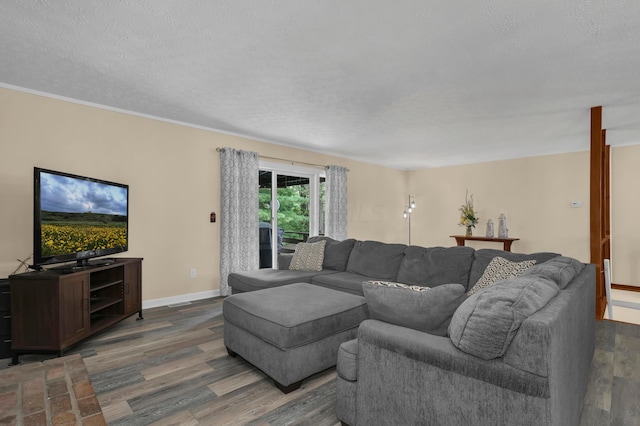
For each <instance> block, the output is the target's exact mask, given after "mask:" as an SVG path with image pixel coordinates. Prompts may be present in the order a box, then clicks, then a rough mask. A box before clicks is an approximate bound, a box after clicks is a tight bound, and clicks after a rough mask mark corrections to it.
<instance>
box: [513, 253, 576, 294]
mask: <svg viewBox="0 0 640 426" xmlns="http://www.w3.org/2000/svg"><path fill="white" fill-rule="evenodd" d="M583 269H584V263H582V262H580V261H579V260H576V259H573V258H571V257H566V256H558V257H556V258H554V259H551V260H548V261H546V262H544V263H541V264H540V265H535V266H532V267H531V268H529V269H527V270H526V271H525V272H523V273H522V275H523V276H525V275H542V276H544V277H547V278H549V279H550V280H552V281H554V282H555V283H556V284H558V287H559V288H560V290H562V289H564V288H565V287H566V286H567V284H569V281H571V280H572V279H573V277H575V276H576V275H578V274H579V273H580V272H582V270H583Z"/></svg>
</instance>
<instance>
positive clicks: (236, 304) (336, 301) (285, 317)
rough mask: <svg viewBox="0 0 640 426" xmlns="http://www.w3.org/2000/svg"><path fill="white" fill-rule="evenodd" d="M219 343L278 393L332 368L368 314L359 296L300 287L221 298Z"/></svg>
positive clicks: (296, 386) (293, 387)
mask: <svg viewBox="0 0 640 426" xmlns="http://www.w3.org/2000/svg"><path fill="white" fill-rule="evenodd" d="M222 309H223V316H224V344H225V346H226V347H227V351H228V352H229V355H231V356H235V355H236V354H237V355H240V356H241V357H242V358H244V359H245V360H246V361H248V362H250V363H251V364H253V365H254V366H256V367H257V368H259V369H260V370H262V371H263V372H264V373H265V374H267V375H268V376H269V377H271V378H272V379H273V380H274V382H275V384H276V386H277V387H278V388H279V389H280V390H281V391H282V392H284V393H289V392H291V391H293V390H296V389H298V388H299V387H300V384H301V382H302V380H303V379H305V378H307V377H309V376H311V375H313V374H315V373H318V372H320V371H322V370H325V369H327V368H329V367H333V366H334V365H336V362H337V354H338V348H339V347H340V344H341V343H342V342H346V341H348V340H351V339H354V338H355V337H356V336H357V333H358V326H359V325H360V323H361V322H362V321H363V320H365V319H367V318H368V316H369V312H368V310H367V305H366V302H365V299H364V297H362V296H357V295H354V294H349V293H344V292H341V291H335V290H331V289H328V288H324V287H319V286H316V285H312V284H306V283H294V284H289V285H285V286H280V287H273V288H268V289H264V290H258V291H252V292H248V293H241V294H235V295H232V296H229V297H227V298H226V299H225V300H224V302H223V305H222Z"/></svg>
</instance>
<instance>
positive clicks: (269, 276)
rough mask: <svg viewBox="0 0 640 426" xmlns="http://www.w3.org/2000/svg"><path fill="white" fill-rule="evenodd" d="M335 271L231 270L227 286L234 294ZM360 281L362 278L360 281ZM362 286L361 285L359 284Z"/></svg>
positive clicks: (302, 280)
mask: <svg viewBox="0 0 640 426" xmlns="http://www.w3.org/2000/svg"><path fill="white" fill-rule="evenodd" d="M335 273H336V271H329V270H325V271H320V272H309V271H290V270H288V269H285V270H282V271H281V270H278V269H271V268H265V269H258V270H256V271H243V272H232V273H230V274H229V286H230V287H231V290H232V291H233V293H234V294H236V293H245V292H247V291H255V290H262V289H264V288H270V287H278V286H281V285H287V284H293V283H310V282H311V279H312V278H313V277H315V276H318V275H330V274H335ZM360 282H362V280H361V281H360ZM361 287H362V286H361Z"/></svg>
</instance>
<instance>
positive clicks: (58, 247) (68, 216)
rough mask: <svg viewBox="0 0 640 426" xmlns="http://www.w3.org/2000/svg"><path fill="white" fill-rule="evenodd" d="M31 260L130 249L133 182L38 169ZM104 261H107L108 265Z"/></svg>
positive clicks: (81, 259)
mask: <svg viewBox="0 0 640 426" xmlns="http://www.w3.org/2000/svg"><path fill="white" fill-rule="evenodd" d="M33 175H34V179H33V181H34V190H33V194H34V198H33V258H34V265H33V267H34V269H42V265H48V264H54V263H64V262H71V261H75V262H76V265H75V267H87V266H90V265H92V264H99V263H101V262H100V261H99V260H96V261H92V262H90V261H89V259H92V258H95V257H100V256H108V255H112V254H115V253H121V252H124V251H127V249H128V246H129V244H128V236H129V232H128V231H129V186H128V185H124V184H121V183H115V182H108V181H105V180H100V179H94V178H90V177H85V176H77V175H73V174H70V173H63V172H56V171H53V170H47V169H42V168H39V167H34V172H33ZM107 262H108V260H107V261H104V262H103V263H107Z"/></svg>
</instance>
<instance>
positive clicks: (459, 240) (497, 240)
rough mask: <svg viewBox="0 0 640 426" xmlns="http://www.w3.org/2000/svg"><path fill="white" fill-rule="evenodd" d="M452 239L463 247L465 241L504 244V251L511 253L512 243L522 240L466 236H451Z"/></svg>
mask: <svg viewBox="0 0 640 426" xmlns="http://www.w3.org/2000/svg"><path fill="white" fill-rule="evenodd" d="M450 237H451V238H455V239H456V243H457V244H458V245H459V246H463V245H464V244H465V241H490V242H494V243H502V244H503V247H504V248H503V250H504V251H511V243H513V242H514V241H518V240H519V239H520V238H487V237H473V236H471V237H467V236H466V235H450Z"/></svg>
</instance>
